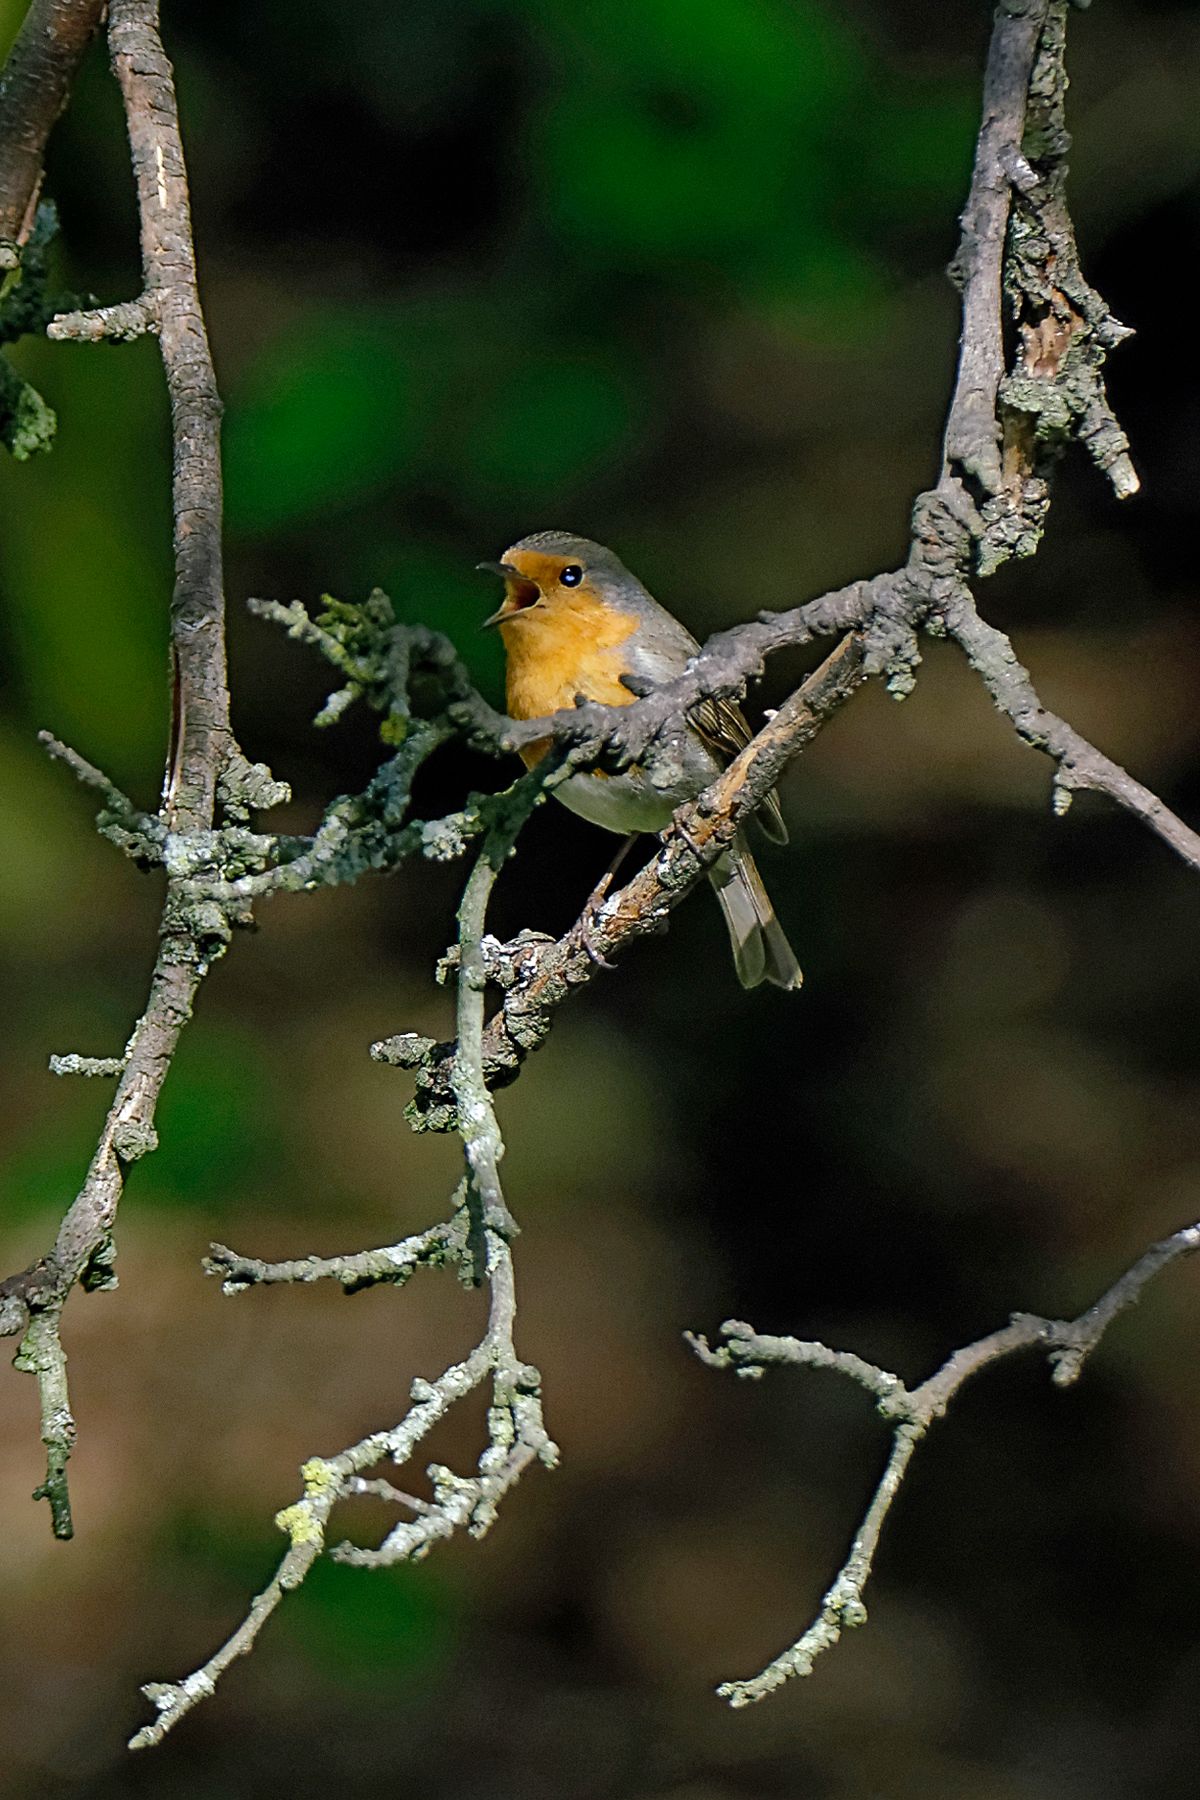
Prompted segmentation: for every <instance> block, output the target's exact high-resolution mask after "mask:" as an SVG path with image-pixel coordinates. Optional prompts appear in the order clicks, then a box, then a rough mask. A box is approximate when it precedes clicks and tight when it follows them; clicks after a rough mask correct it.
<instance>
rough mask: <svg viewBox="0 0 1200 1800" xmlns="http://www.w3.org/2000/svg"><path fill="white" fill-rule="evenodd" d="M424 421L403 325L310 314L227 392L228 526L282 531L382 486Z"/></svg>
mask: <svg viewBox="0 0 1200 1800" xmlns="http://www.w3.org/2000/svg"><path fill="white" fill-rule="evenodd" d="M419 427H420V420H419V418H418V407H417V404H416V393H415V383H414V379H413V372H412V360H411V354H410V352H409V347H408V345H407V344H406V343H405V341H404V339H403V336H402V334H401V333H400V332H399V330H398V328H397V326H395V325H389V324H388V323H386V322H385V321H383V320H382V319H380V318H362V319H354V318H347V317H343V316H339V315H338V314H323V315H322V314H312V315H310V316H309V317H308V318H307V319H305V321H304V323H303V325H302V326H301V327H299V328H295V329H293V330H291V331H289V332H288V333H287V334H286V335H285V336H284V337H282V338H279V339H277V340H276V341H275V342H274V343H273V344H272V345H271V346H270V348H269V349H268V350H267V351H266V352H265V353H264V354H263V355H261V356H260V357H259V359H258V360H257V362H256V363H255V364H254V366H253V368H252V370H251V372H250V374H249V376H248V377H247V379H246V381H245V384H244V386H243V388H242V390H241V391H240V392H235V393H234V395H233V396H232V398H231V400H230V403H229V410H228V415H227V422H226V440H225V441H226V458H225V461H226V470H227V502H228V514H229V522H230V527H231V529H233V530H235V531H237V530H240V531H242V532H246V533H255V532H263V531H272V530H277V529H279V528H280V527H281V526H284V525H289V524H294V523H296V522H298V521H301V520H303V519H304V518H305V517H306V516H307V515H308V514H310V513H312V512H314V511H329V510H332V509H334V508H337V507H340V506H344V505H346V504H347V503H348V502H351V501H354V500H357V499H359V498H360V497H361V496H363V495H365V494H370V493H374V492H378V491H379V490H380V489H381V488H384V487H386V486H387V484H388V483H389V482H390V481H393V480H395V479H396V478H397V477H398V476H399V475H400V474H401V472H402V471H403V470H404V468H405V467H406V465H407V464H408V462H409V460H410V458H411V456H412V454H413V451H414V448H415V446H416V444H417V441H418V432H419Z"/></svg>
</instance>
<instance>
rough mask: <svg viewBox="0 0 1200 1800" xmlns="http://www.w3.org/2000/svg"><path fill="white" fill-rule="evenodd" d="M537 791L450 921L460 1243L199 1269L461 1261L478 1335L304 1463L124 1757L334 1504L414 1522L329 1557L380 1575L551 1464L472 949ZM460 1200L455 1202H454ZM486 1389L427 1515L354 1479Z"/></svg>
mask: <svg viewBox="0 0 1200 1800" xmlns="http://www.w3.org/2000/svg"><path fill="white" fill-rule="evenodd" d="M541 789H542V775H541V771H534V772H533V773H532V774H530V775H527V776H525V777H524V778H523V779H522V780H521V781H519V782H517V783H516V785H515V786H514V787H513V788H512V789H511V790H510V792H509V794H508V795H506V796H504V797H503V799H504V802H505V804H504V805H503V807H502V808H501V809H500V811H499V812H498V815H497V818H496V821H495V823H494V824H493V826H492V828H491V830H490V831H489V833H488V835H487V838H486V839H485V842H484V845H483V848H482V850H481V852H480V854H479V858H478V861H477V862H476V865H475V868H474V870H473V871H472V873H471V876H470V878H469V879H468V881H467V884H466V888H465V890H464V893H463V900H462V905H461V907H460V909H459V937H458V958H457V983H458V1034H459V1046H460V1049H459V1058H458V1065H457V1070H456V1077H455V1081H456V1098H457V1102H458V1109H459V1114H460V1118H461V1121H462V1122H461V1126H460V1129H461V1132H462V1138H463V1148H464V1151H465V1155H466V1161H467V1168H468V1175H467V1179H466V1182H465V1183H464V1186H465V1188H466V1194H465V1203H466V1210H467V1212H468V1215H469V1225H468V1227H467V1229H466V1231H465V1232H464V1230H463V1229H462V1227H461V1225H460V1223H459V1216H460V1215H457V1214H456V1216H455V1219H452V1220H451V1221H450V1222H449V1223H448V1224H447V1225H444V1226H435V1227H434V1228H433V1229H432V1230H431V1231H429V1232H425V1233H422V1234H420V1235H419V1236H418V1237H416V1238H409V1239H407V1240H406V1241H405V1243H404V1244H403V1245H399V1246H396V1247H395V1250H393V1251H390V1252H388V1251H385V1252H379V1251H375V1252H370V1253H368V1256H367V1258H366V1259H364V1258H363V1257H362V1256H350V1257H339V1258H315V1257H314V1258H309V1259H307V1260H306V1261H305V1262H303V1263H293V1264H264V1263H259V1262H256V1261H254V1260H249V1259H246V1258H242V1257H234V1255H233V1253H232V1252H230V1251H227V1250H224V1249H223V1248H222V1247H221V1246H218V1245H214V1247H213V1251H214V1253H213V1256H212V1257H211V1258H210V1259H209V1262H208V1265H207V1266H208V1268H209V1270H210V1272H211V1273H214V1274H222V1275H224V1277H225V1292H226V1293H230V1292H234V1293H236V1292H238V1291H240V1290H241V1289H242V1288H244V1287H246V1286H248V1285H251V1284H252V1283H254V1282H260V1281H271V1280H283V1281H290V1280H315V1279H318V1278H319V1277H320V1276H323V1275H333V1276H335V1277H336V1278H337V1279H338V1280H340V1281H341V1282H342V1284H343V1286H345V1287H347V1288H353V1287H357V1286H361V1285H362V1284H363V1281H364V1279H365V1280H367V1281H375V1280H379V1279H385V1280H392V1281H397V1280H398V1279H404V1278H406V1276H407V1275H408V1274H409V1273H411V1272H412V1269H413V1268H414V1267H416V1266H418V1265H419V1264H421V1263H430V1262H447V1261H452V1260H455V1259H458V1260H459V1261H460V1262H462V1263H463V1264H464V1265H465V1266H466V1267H467V1268H468V1269H469V1270H470V1271H471V1272H472V1274H473V1271H474V1269H476V1268H482V1270H483V1271H484V1275H485V1278H486V1280H487V1282H488V1284H489V1287H490V1291H491V1303H490V1306H489V1310H488V1321H487V1327H486V1330H485V1331H484V1334H483V1337H482V1338H481V1339H480V1342H479V1343H478V1344H477V1345H476V1347H475V1349H474V1350H472V1351H471V1353H470V1355H469V1356H467V1357H466V1358H465V1359H464V1360H463V1361H462V1362H460V1363H455V1364H452V1365H451V1366H450V1367H449V1368H448V1369H446V1370H445V1371H444V1372H443V1373H442V1374H441V1375H440V1376H438V1378H437V1380H436V1381H432V1382H430V1381H426V1380H424V1379H423V1378H419V1379H418V1380H416V1381H414V1382H413V1384H412V1389H411V1398H412V1403H413V1404H412V1406H411V1408H410V1410H409V1412H408V1413H407V1414H406V1415H405V1417H404V1418H403V1419H402V1420H401V1421H400V1423H399V1424H398V1425H396V1426H395V1427H393V1429H392V1430H390V1431H382V1432H375V1433H373V1434H372V1435H371V1436H369V1437H366V1438H364V1439H362V1440H361V1441H360V1442H359V1443H357V1444H354V1445H352V1446H351V1447H350V1448H349V1449H347V1450H344V1451H342V1452H341V1454H340V1455H338V1456H335V1457H333V1458H330V1459H326V1458H323V1457H314V1458H313V1459H311V1460H310V1461H309V1462H307V1463H305V1465H304V1467H303V1469H302V1470H301V1474H302V1477H303V1482H304V1487H303V1491H302V1493H301V1496H300V1498H299V1499H298V1500H297V1501H295V1503H294V1504H293V1505H291V1506H289V1507H285V1509H284V1510H283V1511H282V1512H281V1513H279V1514H278V1515H277V1517H276V1521H275V1522H276V1524H277V1525H278V1526H279V1528H280V1529H281V1530H282V1531H285V1532H286V1533H287V1534H288V1536H289V1538H290V1540H291V1545H290V1548H289V1549H288V1551H287V1553H286V1554H285V1556H284V1558H283V1561H282V1562H281V1563H280V1565H279V1568H278V1569H277V1570H276V1573H275V1576H274V1578H273V1579H272V1581H271V1582H270V1583H269V1584H268V1586H267V1587H266V1588H265V1589H264V1591H263V1592H262V1593H261V1594H259V1595H258V1596H257V1597H256V1598H255V1600H254V1601H253V1602H252V1604H251V1607H250V1610H249V1612H248V1614H247V1616H246V1618H245V1619H244V1620H243V1621H242V1623H241V1624H240V1625H239V1626H238V1628H237V1630H236V1631H235V1632H234V1633H233V1635H232V1636H231V1637H230V1638H229V1639H228V1640H227V1641H226V1642H225V1643H224V1644H223V1645H222V1646H221V1648H220V1649H219V1650H218V1651H216V1653H215V1654H214V1655H213V1656H211V1657H210V1658H209V1660H208V1661H207V1662H206V1663H204V1664H203V1665H202V1667H201V1668H199V1669H198V1670H196V1672H195V1673H194V1674H192V1675H189V1676H188V1677H187V1678H186V1679H185V1680H184V1681H181V1682H166V1683H163V1682H152V1683H150V1684H149V1685H148V1686H147V1687H145V1688H143V1690H142V1691H143V1693H144V1694H145V1695H146V1698H147V1699H148V1700H151V1701H153V1703H154V1705H155V1706H156V1707H157V1709H158V1717H157V1718H156V1719H155V1720H154V1721H153V1723H151V1724H150V1725H147V1726H144V1727H143V1729H142V1730H141V1731H139V1732H138V1733H137V1734H136V1736H134V1737H133V1738H132V1739H131V1740H130V1748H131V1749H133V1750H140V1749H145V1748H147V1747H149V1746H150V1745H153V1744H157V1743H160V1742H161V1740H162V1739H163V1738H164V1737H165V1736H166V1734H167V1732H168V1731H170V1730H171V1729H172V1727H173V1726H174V1725H176V1724H178V1722H179V1720H180V1719H182V1718H183V1717H184V1716H185V1715H186V1714H187V1713H189V1712H190V1711H191V1709H192V1708H193V1707H194V1706H195V1705H196V1704H197V1703H198V1702H199V1701H200V1700H202V1699H205V1698H207V1697H208V1696H209V1695H210V1694H212V1693H213V1691H214V1689H215V1686H216V1683H217V1681H218V1680H219V1678H220V1677H221V1675H222V1674H223V1673H224V1671H225V1670H226V1669H227V1668H228V1666H229V1664H230V1663H231V1662H233V1661H234V1660H235V1658H236V1657H238V1656H243V1655H245V1654H246V1653H247V1651H249V1650H250V1649H252V1648H253V1646H254V1643H255V1641H256V1639H257V1637H258V1634H259V1632H260V1631H261V1630H262V1627H263V1626H264V1625H265V1623H266V1621H267V1620H268V1619H269V1618H270V1616H271V1614H272V1613H273V1612H274V1611H275V1609H276V1607H277V1606H278V1605H279V1603H280V1601H281V1600H282V1599H283V1597H284V1595H285V1594H286V1593H288V1592H289V1591H290V1590H291V1589H292V1588H295V1587H298V1586H299V1585H300V1583H301V1582H302V1581H303V1580H304V1578H305V1576H306V1575H307V1574H308V1572H309V1570H310V1569H311V1568H312V1565H313V1563H314V1562H315V1561H316V1559H317V1557H318V1556H319V1555H320V1554H321V1552H322V1551H323V1550H324V1549H325V1547H326V1541H327V1534H328V1525H329V1517H330V1514H331V1512H332V1511H333V1508H334V1507H335V1506H336V1505H337V1503H338V1502H339V1501H340V1500H342V1499H346V1498H349V1497H351V1496H353V1495H356V1494H362V1493H367V1492H372V1493H377V1494H378V1493H381V1492H382V1493H384V1494H385V1496H386V1497H389V1498H393V1499H394V1500H395V1501H396V1502H397V1503H399V1504H400V1505H402V1506H403V1507H405V1509H406V1510H407V1511H410V1512H412V1513H413V1515H414V1516H413V1517H412V1518H406V1519H402V1520H401V1521H400V1523H399V1524H397V1525H395V1526H393V1527H392V1529H391V1530H390V1531H389V1532H388V1533H387V1535H386V1536H385V1537H384V1539H383V1541H382V1542H381V1543H380V1544H379V1545H377V1546H376V1547H374V1548H370V1549H367V1548H362V1547H361V1546H358V1545H355V1544H348V1543H343V1544H339V1545H336V1546H334V1547H333V1548H332V1549H331V1550H330V1552H329V1554H330V1555H331V1556H332V1557H333V1559H334V1560H335V1561H337V1562H345V1563H353V1564H356V1565H357V1566H359V1567H363V1568H385V1567H389V1566H391V1565H393V1564H395V1563H399V1562H408V1561H412V1560H413V1559H414V1558H417V1557H421V1556H424V1555H426V1554H427V1553H428V1552H429V1551H430V1550H431V1549H432V1548H433V1546H434V1545H435V1544H437V1543H439V1542H441V1541H443V1540H444V1539H446V1538H449V1537H451V1536H453V1535H454V1533H455V1532H456V1531H460V1530H466V1531H468V1532H469V1533H470V1534H471V1535H472V1536H474V1537H481V1536H482V1535H483V1534H484V1532H486V1531H487V1530H488V1528H489V1527H490V1526H491V1524H492V1523H493V1522H494V1520H495V1517H496V1510H497V1508H498V1506H499V1504H500V1501H501V1500H502V1499H503V1497H504V1495H505V1494H506V1493H507V1492H508V1490H509V1489H510V1488H511V1487H512V1486H513V1485H514V1484H515V1483H516V1482H517V1481H518V1480H519V1479H520V1477H521V1475H522V1474H523V1473H524V1471H525V1470H526V1469H527V1468H528V1467H529V1465H530V1464H531V1463H533V1462H536V1461H541V1462H543V1463H544V1464H546V1465H547V1466H548V1467H553V1465H554V1464H555V1463H556V1462H557V1460H558V1450H557V1447H556V1445H555V1444H554V1443H553V1442H552V1440H551V1438H550V1437H549V1435H548V1433H547V1431H546V1426H545V1421H544V1418H543V1413H542V1398H541V1376H540V1374H539V1372H538V1371H537V1370H536V1369H535V1368H532V1367H531V1366H530V1365H529V1364H527V1363H524V1362H522V1360H521V1358H520V1357H519V1356H518V1354H517V1349H516V1343H515V1339H514V1329H515V1325H516V1311H517V1301H516V1286H515V1278H514V1271H513V1262H512V1253H511V1251H510V1249H509V1244H508V1239H509V1238H510V1237H511V1236H512V1235H513V1233H514V1232H515V1230H516V1225H515V1222H514V1220H513V1218H512V1215H511V1213H510V1212H509V1210H508V1206H507V1203H506V1201H505V1198H504V1192H503V1189H502V1187H501V1183H500V1172H499V1163H500V1158H501V1156H502V1154H503V1148H504V1147H503V1143H502V1141H501V1138H500V1130H499V1126H498V1124H497V1122H496V1114H495V1109H494V1107H493V1105H492V1098H491V1095H490V1093H489V1091H488V1087H487V1083H486V1081H485V1079H484V1073H483V1047H482V1046H483V995H484V988H485V986H486V981H487V974H486V963H485V958H484V953H483V941H484V935H485V930H486V924H487V907H488V900H489V898H490V896H491V891H492V887H493V886H494V884H495V879H496V875H497V874H498V872H499V870H500V869H501V868H502V867H503V864H504V861H505V858H506V857H507V855H508V853H509V851H510V850H511V848H512V845H513V843H514V842H515V840H516V836H517V833H518V832H519V831H520V829H521V826H522V825H523V824H524V822H525V820H526V819H527V818H528V816H529V813H530V811H531V809H532V808H533V806H534V805H535V804H536V803H537V801H538V798H539V796H540V794H541ZM459 1193H460V1196H461V1195H462V1193H463V1189H461V1188H460V1190H459ZM476 1246H478V1249H476ZM381 1259H382V1261H381ZM489 1378H490V1380H491V1385H492V1396H491V1405H490V1407H489V1409H488V1426H487V1431H488V1442H487V1446H486V1448H485V1449H484V1451H483V1453H482V1454H481V1456H480V1458H479V1462H478V1466H477V1469H476V1472H475V1474H474V1475H470V1476H460V1475H455V1474H454V1473H453V1471H452V1470H450V1469H448V1468H446V1467H445V1466H444V1465H442V1464H438V1463H435V1464H431V1465H430V1467H429V1469H428V1470H427V1474H428V1477H429V1480H430V1483H431V1485H432V1490H433V1498H432V1501H429V1502H426V1501H420V1500H416V1501H414V1500H413V1499H411V1498H410V1497H409V1496H408V1495H405V1494H402V1493H399V1492H398V1491H397V1490H395V1489H393V1488H392V1487H391V1485H390V1483H386V1482H384V1483H381V1482H378V1481H366V1480H364V1479H363V1473H364V1471H365V1470H367V1469H369V1468H371V1467H372V1466H374V1465H375V1464H376V1463H378V1462H380V1461H382V1460H384V1459H385V1458H386V1459H388V1460H390V1461H391V1462H392V1463H394V1464H395V1465H397V1466H402V1465H403V1464H405V1463H406V1462H408V1461H409V1459H410V1458H411V1457H412V1456H413V1454H414V1452H415V1450H416V1448H417V1446H418V1444H420V1443H421V1442H422V1440H423V1439H424V1438H425V1437H426V1436H427V1435H428V1433H429V1432H430V1431H431V1430H432V1428H433V1426H434V1425H435V1424H436V1423H437V1422H438V1420H439V1419H441V1418H443V1417H444V1416H445V1414H446V1413H447V1412H448V1411H449V1410H450V1408H451V1407H452V1406H454V1405H456V1404H457V1403H458V1402H459V1401H460V1400H462V1399H464V1398H465V1397H466V1396H467V1395H468V1394H471V1393H473V1392H474V1391H475V1390H476V1389H477V1388H478V1387H480V1386H481V1384H482V1383H483V1382H484V1381H486V1380H488V1379H489Z"/></svg>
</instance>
